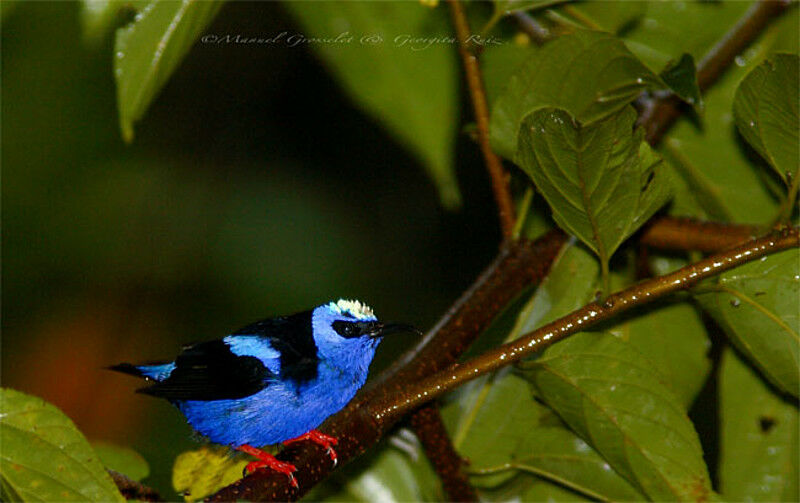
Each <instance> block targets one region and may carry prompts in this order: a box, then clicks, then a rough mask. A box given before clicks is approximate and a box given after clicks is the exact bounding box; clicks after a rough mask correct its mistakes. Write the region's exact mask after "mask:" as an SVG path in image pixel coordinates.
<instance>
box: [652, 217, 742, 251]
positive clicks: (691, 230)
mask: <svg viewBox="0 0 800 503" xmlns="http://www.w3.org/2000/svg"><path fill="white" fill-rule="evenodd" d="M757 234H758V229H757V227H754V226H752V225H738V224H721V223H716V222H703V221H700V220H695V219H692V218H677V217H659V218H654V219H653V220H651V221H650V222H648V224H647V225H646V226H645V228H644V230H643V231H642V234H641V238H640V239H639V242H640V243H641V244H644V245H647V246H652V247H654V248H661V249H662V250H697V251H702V252H718V251H722V250H727V249H728V248H732V247H734V246H736V245H738V244H740V243H742V242H744V241H747V240H748V239H753V238H754V237H756V235H757Z"/></svg>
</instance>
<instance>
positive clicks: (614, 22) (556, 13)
mask: <svg viewBox="0 0 800 503" xmlns="http://www.w3.org/2000/svg"><path fill="white" fill-rule="evenodd" d="M649 5H650V2H639V1H629V2H606V1H587V2H573V3H569V4H565V5H564V6H563V7H559V8H556V9H553V12H552V13H551V16H552V17H553V18H554V19H555V21H556V22H560V24H562V25H563V24H570V25H572V24H574V25H578V26H582V27H584V28H589V29H592V30H601V31H607V32H609V33H613V34H618V33H620V32H621V31H624V30H627V29H628V28H630V27H631V26H634V25H635V24H636V22H637V21H638V20H639V19H641V17H642V16H643V15H644V14H645V12H647V8H648V6H649Z"/></svg>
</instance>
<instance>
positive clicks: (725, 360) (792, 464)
mask: <svg viewBox="0 0 800 503" xmlns="http://www.w3.org/2000/svg"><path fill="white" fill-rule="evenodd" d="M719 389H720V416H721V428H722V437H721V442H722V445H721V456H720V477H719V478H720V484H721V486H722V494H723V496H724V497H725V499H726V500H727V501H798V499H800V494H798V485H800V484H798V474H800V466H798V459H800V452H798V444H799V443H800V438H798V431H800V424H798V411H797V405H796V404H792V403H788V402H787V401H785V400H783V399H782V398H781V397H779V396H778V395H776V394H775V392H774V391H773V389H772V388H770V387H769V386H767V384H766V383H765V382H764V381H763V380H762V379H761V377H760V376H759V375H758V373H757V372H755V371H754V370H752V369H751V368H750V367H748V366H747V365H746V364H745V363H744V362H743V361H742V360H741V359H740V358H739V356H738V355H737V354H736V353H735V352H733V351H732V350H730V349H728V350H726V351H725V353H723V355H722V363H721V365H720V371H719Z"/></svg>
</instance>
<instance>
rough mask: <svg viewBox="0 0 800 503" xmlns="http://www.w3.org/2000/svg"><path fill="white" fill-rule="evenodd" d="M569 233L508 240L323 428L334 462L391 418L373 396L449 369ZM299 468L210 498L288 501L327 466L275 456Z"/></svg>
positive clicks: (375, 436)
mask: <svg viewBox="0 0 800 503" xmlns="http://www.w3.org/2000/svg"><path fill="white" fill-rule="evenodd" d="M565 241H566V236H565V235H564V233H563V232H561V231H557V230H556V231H551V232H549V233H547V234H545V235H544V236H542V237H541V238H539V239H537V240H536V241H534V242H528V241H516V242H507V243H506V244H505V245H504V246H503V247H502V248H501V249H500V253H499V254H498V257H497V258H496V259H495V260H494V261H493V262H492V263H491V264H490V265H489V267H487V268H486V270H484V271H483V273H481V274H480V276H478V278H477V279H476V280H475V282H474V283H473V284H472V286H471V287H470V288H469V289H467V291H466V292H464V294H462V296H461V297H460V298H459V299H458V300H457V301H456V302H455V303H454V304H453V306H452V307H451V308H450V309H449V310H448V311H447V312H446V313H445V314H444V315H443V316H442V318H441V320H440V321H439V322H438V323H437V324H436V325H435V326H434V327H433V328H432V329H431V330H430V331H429V332H428V334H427V335H426V336H425V337H424V338H423V340H422V341H420V342H419V343H418V344H417V345H416V346H415V347H414V348H413V349H411V350H410V351H408V352H407V353H406V354H405V355H404V356H403V357H401V358H400V359H399V360H398V363H397V364H395V365H394V366H392V367H391V368H390V369H387V371H385V372H384V373H383V374H381V375H380V376H378V378H377V379H375V380H373V383H372V384H371V385H370V386H369V387H368V388H367V389H365V390H363V392H362V393H360V394H359V395H358V396H356V398H355V399H353V401H351V402H350V404H348V405H347V407H345V408H344V409H343V410H342V411H340V412H339V413H337V414H336V415H334V416H332V417H331V418H329V419H328V420H327V421H326V422H325V424H324V425H323V429H324V430H325V431H326V433H329V434H331V435H333V436H335V437H337V439H338V440H339V444H338V445H337V446H336V452H337V454H338V456H339V466H341V465H344V464H345V463H347V462H348V461H349V460H351V459H352V458H354V457H355V456H357V455H359V454H360V453H361V452H363V451H364V450H366V449H367V448H368V447H370V446H372V445H373V444H375V443H376V442H377V441H378V440H380V438H381V436H382V435H383V434H384V433H385V432H386V431H387V430H388V428H389V427H390V426H391V425H392V424H394V422H395V421H391V422H387V421H376V420H375V418H373V417H371V416H370V415H369V414H368V413H367V412H366V410H367V409H366V405H367V404H368V403H369V402H370V401H371V400H373V399H376V398H383V399H387V398H388V397H391V395H392V394H393V393H398V392H399V391H402V390H403V388H405V387H406V386H408V383H410V382H414V381H415V380H419V379H421V378H423V377H426V376H428V375H431V374H433V373H434V372H436V371H438V370H440V369H443V368H445V367H447V365H449V364H451V363H453V362H454V361H456V359H457V358H458V357H459V356H461V354H462V353H463V352H464V351H465V350H466V349H467V348H468V347H469V345H470V344H471V343H472V342H473V341H474V340H475V339H476V338H477V337H478V335H479V334H480V333H481V332H482V331H483V330H484V329H485V328H486V327H488V326H489V324H490V323H491V321H492V320H493V319H494V317H495V316H496V315H497V314H498V313H499V312H500V311H501V310H502V309H503V308H504V307H505V306H506V305H507V304H508V303H509V302H510V301H511V300H512V299H514V298H515V297H516V296H517V295H519V294H520V293H521V292H522V290H523V289H525V288H526V287H528V286H530V285H531V284H535V283H537V282H539V281H541V279H543V278H544V277H545V275H546V274H547V272H548V270H549V268H550V264H551V263H552V262H553V260H554V259H555V257H556V256H557V255H558V253H559V251H560V250H561V248H562V246H563V244H564V242H565ZM278 458H279V459H283V460H287V461H291V462H292V463H293V464H294V465H295V466H297V467H298V471H297V472H296V473H295V475H296V477H297V480H298V482H299V484H300V490H294V489H293V488H292V487H291V486H290V485H289V484H287V483H286V482H287V480H286V477H285V476H282V475H280V474H273V473H270V472H269V471H266V470H262V471H258V472H255V473H253V474H252V475H250V476H248V477H246V478H244V479H242V480H239V481H237V482H235V483H234V484H232V485H230V486H228V487H226V488H223V489H222V490H220V491H219V492H218V493H217V494H215V495H213V496H211V497H210V498H209V500H210V501H232V500H236V499H246V500H251V501H288V500H294V499H297V498H299V497H300V496H302V494H304V493H305V491H307V490H309V489H310V488H311V487H313V485H314V484H316V483H318V482H319V481H321V480H322V479H324V478H325V477H326V476H327V475H328V474H329V473H330V472H331V470H332V468H333V467H332V466H331V462H330V458H329V457H328V456H327V455H325V452H324V450H321V449H317V448H316V447H314V446H311V445H307V444H306V443H305V442H300V443H297V444H293V445H292V446H290V447H289V448H287V449H284V450H283V451H282V452H281V453H279V454H278Z"/></svg>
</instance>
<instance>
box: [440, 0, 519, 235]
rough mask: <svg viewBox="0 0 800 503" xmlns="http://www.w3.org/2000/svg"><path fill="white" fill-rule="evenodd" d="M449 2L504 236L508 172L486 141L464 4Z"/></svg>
mask: <svg viewBox="0 0 800 503" xmlns="http://www.w3.org/2000/svg"><path fill="white" fill-rule="evenodd" d="M447 3H448V4H449V5H450V15H451V18H452V19H453V26H454V28H455V31H456V38H457V39H458V53H459V54H460V55H461V61H462V63H463V64H464V74H465V77H466V80H467V86H468V87H469V95H470V99H471V100H472V109H473V110H474V112H475V122H476V123H477V125H478V143H479V145H480V147H481V153H482V154H483V160H484V163H485V164H486V170H487V171H488V172H489V176H490V177H491V180H492V191H493V192H494V199H495V203H497V215H498V217H499V218H500V228H501V229H502V231H503V237H504V238H506V239H508V238H510V237H511V235H512V232H513V230H514V203H513V201H512V199H511V191H510V190H509V188H508V174H507V173H506V170H505V169H504V168H503V162H502V161H501V160H500V158H499V157H498V156H497V154H495V153H494V152H493V151H492V147H491V146H490V145H489V104H488V102H487V100H486V90H485V89H484V87H483V76H482V75H481V69H480V66H479V65H478V57H477V56H476V55H475V54H474V53H473V52H472V51H471V50H470V47H469V46H468V44H469V41H470V39H471V37H472V31H470V28H469V23H468V22H467V16H466V14H465V13H464V7H463V6H462V5H461V2H460V1H459V0H447Z"/></svg>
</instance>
